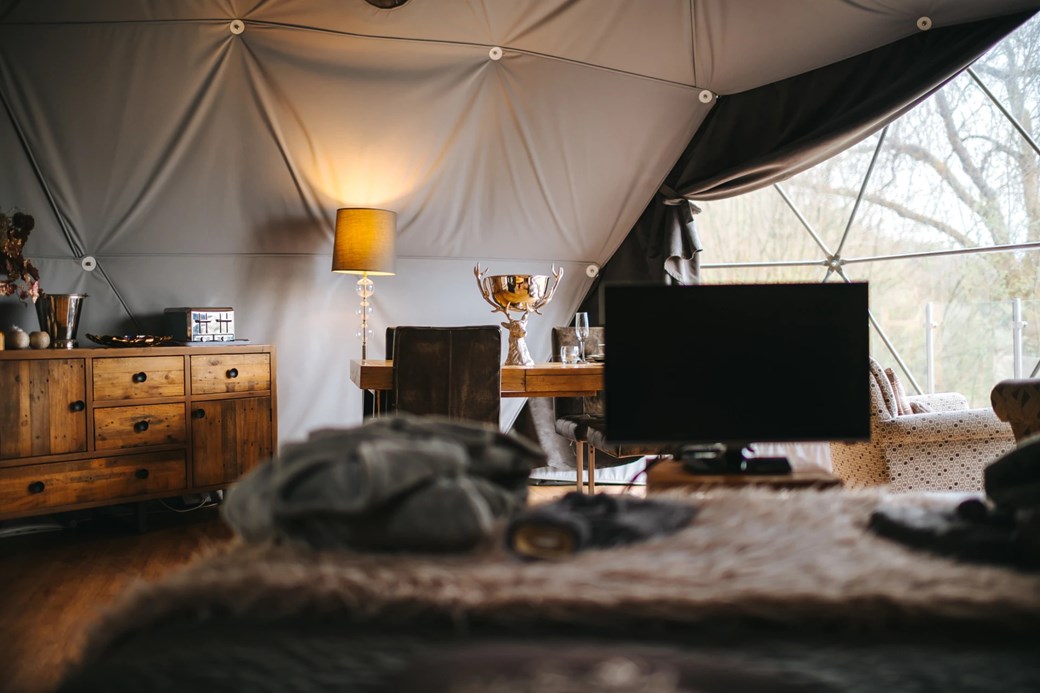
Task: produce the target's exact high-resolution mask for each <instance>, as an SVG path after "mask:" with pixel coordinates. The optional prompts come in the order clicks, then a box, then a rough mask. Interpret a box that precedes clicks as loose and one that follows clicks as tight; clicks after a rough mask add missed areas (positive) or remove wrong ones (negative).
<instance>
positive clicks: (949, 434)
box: [831, 359, 1015, 491]
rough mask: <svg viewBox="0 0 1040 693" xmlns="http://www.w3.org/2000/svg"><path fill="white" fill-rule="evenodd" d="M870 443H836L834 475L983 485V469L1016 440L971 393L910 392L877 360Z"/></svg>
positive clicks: (848, 481)
mask: <svg viewBox="0 0 1040 693" xmlns="http://www.w3.org/2000/svg"><path fill="white" fill-rule="evenodd" d="M870 370H871V376H870V393H871V412H870V442H868V443H832V444H831V463H832V465H833V467H834V473H835V474H836V475H838V476H839V477H840V478H841V479H842V480H843V481H844V482H845V485H846V486H850V487H861V486H877V485H882V484H887V485H888V486H889V487H890V488H891V489H892V490H894V491H920V490H938V491H981V490H982V470H983V469H984V468H985V467H986V465H988V464H989V463H990V462H992V461H993V460H995V459H997V458H998V457H1000V456H1001V455H1003V454H1004V453H1006V452H1008V451H1010V450H1011V449H1012V448H1013V447H1014V446H1015V438H1014V436H1013V435H1012V433H1011V428H1010V426H1008V425H1007V424H1006V423H1003V422H1001V421H1000V419H998V418H997V416H996V414H994V413H993V410H991V409H968V401H967V399H966V398H965V397H964V395H961V394H958V393H955V392H946V393H940V394H934V395H918V396H911V397H907V396H906V395H905V394H903V392H902V386H901V385H900V383H899V380H898V378H896V377H895V375H894V374H893V373H892V372H891V369H888V370H887V372H886V371H885V370H882V369H881V367H880V365H878V363H877V362H876V361H874V360H873V359H871V369H870Z"/></svg>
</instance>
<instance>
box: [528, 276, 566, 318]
mask: <svg viewBox="0 0 1040 693" xmlns="http://www.w3.org/2000/svg"><path fill="white" fill-rule="evenodd" d="M552 276H553V279H555V281H554V282H553V285H552V287H551V288H550V289H549V290H548V291H547V292H546V294H545V296H542V297H541V298H540V299H538V300H537V301H536V302H535V303H534V305H532V306H531V311H532V312H533V313H534V314H535V315H541V314H542V311H541V310H540V308H543V307H544V306H545V304H546V303H548V302H549V301H551V300H552V297H553V294H555V293H556V287H558V286H559V285H560V280H561V279H563V268H562V267H561V268H560V269H559V270H557V269H556V265H553V266H552Z"/></svg>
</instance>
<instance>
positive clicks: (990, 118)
mask: <svg viewBox="0 0 1040 693" xmlns="http://www.w3.org/2000/svg"><path fill="white" fill-rule="evenodd" d="M1038 139H1040V17H1035V18H1033V19H1032V20H1030V21H1029V22H1028V23H1026V24H1025V25H1023V26H1022V27H1020V28H1019V29H1018V31H1016V32H1015V33H1014V34H1011V35H1010V36H1008V37H1007V38H1006V39H1005V40H1004V41H1002V42H1001V43H1000V44H998V45H997V46H996V47H994V48H993V49H992V50H991V51H990V52H989V53H988V54H986V55H985V56H983V57H982V58H980V59H979V60H978V61H976V63H975V64H974V65H973V66H972V67H971V68H970V69H969V70H967V71H965V72H964V73H962V74H961V75H959V76H958V77H957V78H956V79H954V80H952V81H951V82H950V83H949V84H947V85H946V86H944V87H943V88H942V89H941V90H940V91H938V92H936V94H934V95H933V96H932V97H931V98H929V99H928V100H927V101H925V102H924V103H922V104H921V105H920V106H918V107H917V108H915V109H914V110H912V111H910V112H909V113H907V114H906V115H905V116H903V117H902V118H901V119H899V120H898V121H896V122H894V123H892V124H891V125H889V126H888V127H887V128H885V129H884V130H883V131H881V132H879V133H878V134H876V135H874V136H873V137H871V138H869V139H867V140H865V141H863V142H861V143H860V144H858V145H857V146H855V147H853V148H851V149H849V150H847V151H845V152H843V153H842V154H840V155H839V156H837V157H834V158H833V159H831V160H829V161H827V162H825V163H823V164H821V165H819V166H816V167H815V168H813V169H811V170H809V171H806V172H804V173H801V174H799V175H797V176H795V177H792V178H791V179H789V180H787V181H785V182H783V183H781V184H779V185H776V186H773V187H772V188H767V189H764V190H760V191H758V192H755V193H752V194H749V195H744V196H741V197H737V198H733V199H730V200H725V201H720V202H710V203H701V205H702V206H703V208H704V213H703V214H702V215H701V216H700V217H699V218H698V223H699V229H700V233H701V237H702V240H703V242H704V247H705V251H704V254H703V256H702V267H703V269H704V271H703V281H705V282H731V281H736V282H754V281H766V282H768V281H862V280H867V281H869V282H870V283H871V297H870V302H871V313H872V322H873V324H874V327H875V330H874V335H873V340H874V343H873V344H872V353H874V354H875V355H876V356H877V357H878V359H879V360H880V361H882V362H884V363H886V365H892V366H893V367H895V366H897V365H898V366H900V367H901V368H902V370H903V371H904V373H905V374H906V376H908V379H909V381H910V382H911V384H912V385H913V386H916V389H918V390H920V391H957V392H962V393H963V394H965V395H966V396H967V397H968V399H969V401H970V402H971V403H972V405H973V406H977V407H985V406H989V392H990V389H991V388H992V387H993V384H994V383H996V382H997V381H998V380H1001V379H1003V378H1010V377H1028V376H1030V375H1033V376H1035V375H1037V372H1038V370H1040V295H1038V283H1040V146H1038V144H1037V141H1038Z"/></svg>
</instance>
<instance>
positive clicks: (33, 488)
mask: <svg viewBox="0 0 1040 693" xmlns="http://www.w3.org/2000/svg"><path fill="white" fill-rule="evenodd" d="M45 488H47V487H46V485H45V484H44V483H43V482H42V481H34V482H32V483H31V484H29V493H43V489H45Z"/></svg>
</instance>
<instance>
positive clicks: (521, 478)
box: [222, 415, 545, 551]
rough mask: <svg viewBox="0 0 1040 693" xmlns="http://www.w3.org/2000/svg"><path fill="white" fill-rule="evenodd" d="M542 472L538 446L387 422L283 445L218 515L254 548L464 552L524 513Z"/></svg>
mask: <svg viewBox="0 0 1040 693" xmlns="http://www.w3.org/2000/svg"><path fill="white" fill-rule="evenodd" d="M544 464H545V455H544V453H543V452H542V451H541V449H540V448H539V447H537V446H536V445H534V444H533V443H531V442H529V441H527V440H526V439H524V438H522V437H520V436H517V435H513V434H507V433H501V432H500V431H498V429H497V428H493V427H489V426H485V425H482V424H477V423H468V422H461V421H454V420H447V419H441V418H437V417H414V416H409V415H395V416H387V417H383V418H379V419H373V420H371V421H369V422H367V423H365V424H363V425H362V426H358V427H355V428H349V429H322V430H318V431H315V432H313V433H311V434H310V436H309V437H308V439H307V440H306V441H304V442H300V443H292V444H289V445H286V446H284V448H283V449H282V452H281V454H280V455H279V456H278V457H276V458H275V459H273V460H271V461H269V462H267V463H265V464H262V465H261V466H259V467H258V468H256V469H254V470H253V471H252V472H250V473H249V474H248V475H246V476H245V477H243V478H242V479H241V480H240V481H239V482H238V483H237V484H235V485H234V486H233V487H232V488H231V489H230V491H229V493H228V497H227V500H226V502H225V503H224V505H223V508H222V512H223V515H224V519H225V520H226V521H227V522H228V524H229V525H231V527H232V528H233V529H234V530H235V532H236V533H237V534H239V535H240V536H241V537H242V538H243V539H244V540H245V541H248V542H263V541H294V542H300V543H304V544H308V545H310V546H313V547H316V548H334V547H353V548H370V549H388V550H413V551H464V550H468V549H470V548H473V547H474V546H476V545H477V544H479V543H480V542H481V541H482V540H483V539H484V538H485V537H486V536H487V535H488V534H489V533H490V532H491V529H492V527H493V524H494V522H495V521H496V520H499V519H505V518H508V517H510V516H512V514H513V513H515V512H516V511H517V510H519V509H520V508H522V507H524V504H525V502H526V500H527V479H528V476H529V475H530V473H531V470H532V469H534V468H536V467H539V466H543V465H544Z"/></svg>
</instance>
